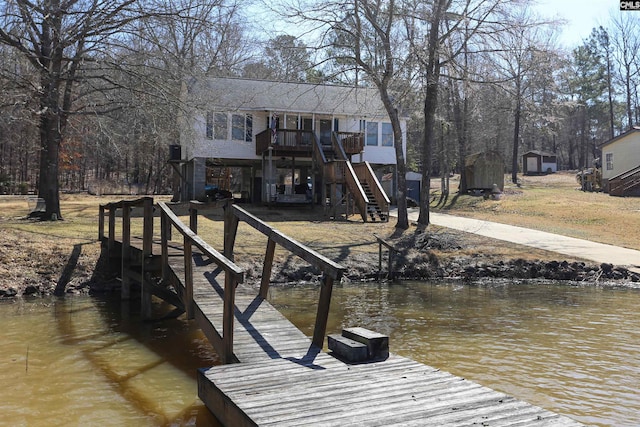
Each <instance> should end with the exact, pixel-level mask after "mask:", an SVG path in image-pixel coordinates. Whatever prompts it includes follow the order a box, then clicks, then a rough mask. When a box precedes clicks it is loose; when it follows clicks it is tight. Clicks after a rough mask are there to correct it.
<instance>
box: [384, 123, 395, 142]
mask: <svg viewBox="0 0 640 427" xmlns="http://www.w3.org/2000/svg"><path fill="white" fill-rule="evenodd" d="M382 146H383V147H393V127H392V126H391V123H383V124H382Z"/></svg>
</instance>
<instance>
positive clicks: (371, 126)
mask: <svg viewBox="0 0 640 427" xmlns="http://www.w3.org/2000/svg"><path fill="white" fill-rule="evenodd" d="M367 145H378V122H367Z"/></svg>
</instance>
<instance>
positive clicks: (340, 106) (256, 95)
mask: <svg viewBox="0 0 640 427" xmlns="http://www.w3.org/2000/svg"><path fill="white" fill-rule="evenodd" d="M188 91H189V98H190V100H191V101H195V102H197V103H198V104H200V105H204V106H206V108H211V109H219V110H221V111H235V110H249V111H251V110H254V111H275V112H292V113H309V114H311V113H315V114H327V115H352V116H362V117H371V118H380V117H386V116H387V113H386V110H385V109H384V105H383V104H382V101H381V99H380V95H379V92H378V91H377V90H376V89H374V88H366V87H353V86H334V85H321V84H310V83H287V82H274V81H267V80H249V79H239V78H228V77H211V78H207V79H206V80H193V81H191V82H189V83H188Z"/></svg>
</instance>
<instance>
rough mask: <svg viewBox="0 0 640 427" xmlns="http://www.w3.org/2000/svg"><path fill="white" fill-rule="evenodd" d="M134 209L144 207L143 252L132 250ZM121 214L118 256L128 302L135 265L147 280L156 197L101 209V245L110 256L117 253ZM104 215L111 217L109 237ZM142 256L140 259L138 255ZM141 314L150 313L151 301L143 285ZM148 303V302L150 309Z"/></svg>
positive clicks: (123, 202) (99, 222)
mask: <svg viewBox="0 0 640 427" xmlns="http://www.w3.org/2000/svg"><path fill="white" fill-rule="evenodd" d="M134 208H142V218H143V225H142V236H141V238H142V253H139V252H136V253H134V251H132V247H131V211H132V209H134ZM119 210H120V211H121V212H122V214H121V216H122V222H121V224H120V226H121V236H122V242H121V247H120V251H119V257H120V260H121V265H120V270H121V276H120V277H121V280H122V287H121V296H122V299H129V298H130V294H131V278H130V276H131V266H132V265H133V264H134V262H135V263H138V262H139V264H140V266H141V267H140V268H141V271H140V276H141V278H144V275H145V267H146V265H145V264H146V261H147V260H148V259H149V258H150V257H151V255H152V245H153V198H152V197H142V198H140V199H135V200H121V201H119V202H112V203H107V204H106V205H100V206H99V217H98V240H100V242H101V244H102V245H103V246H105V244H106V248H107V251H108V253H109V254H110V255H112V254H114V253H115V252H116V251H115V245H116V232H117V230H116V229H117V224H116V217H117V212H118V211H119ZM105 213H106V214H107V217H108V229H107V234H106V235H105ZM137 253H139V258H137V257H136V256H135V255H136V254H137ZM143 282H144V281H143ZM142 295H143V298H142V301H143V302H142V308H143V310H142V315H143V316H145V315H147V314H148V309H149V307H150V302H151V293H150V292H149V290H148V289H146V287H145V285H144V283H143V284H142ZM146 302H148V303H149V306H147V304H146Z"/></svg>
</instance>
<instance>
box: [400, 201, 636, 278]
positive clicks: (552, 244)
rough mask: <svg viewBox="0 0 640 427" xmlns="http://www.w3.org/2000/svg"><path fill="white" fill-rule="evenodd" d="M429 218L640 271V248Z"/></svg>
mask: <svg viewBox="0 0 640 427" xmlns="http://www.w3.org/2000/svg"><path fill="white" fill-rule="evenodd" d="M418 213H419V210H418V209H417V208H411V209H409V221H417V220H418ZM390 215H391V216H397V210H395V208H394V209H392V210H391V212H390ZM429 218H430V220H431V223H432V224H434V225H438V226H441V227H447V228H453V229H455V230H460V231H465V232H467V233H474V234H478V235H481V236H486V237H491V238H493V239H499V240H504V241H507V242H512V243H517V244H520V245H524V246H531V247H533V248H538V249H545V250H548V251H553V252H557V253H560V254H563V255H567V256H571V257H575V258H581V259H585V260H589V261H594V262H597V263H609V264H614V265H618V266H625V267H627V268H629V269H630V270H632V271H634V272H637V273H640V251H637V250H633V249H627V248H621V247H619V246H613V245H607V244H604V243H596V242H591V241H589V240H582V239H576V238H573V237H567V236H561V235H559V234H553V233H547V232H544V231H538V230H532V229H530V228H524V227H516V226H513V225H506V224H499V223H497V222H491V221H483V220H479V219H471V218H464V217H460V216H454V215H447V214H441V213H436V212H430V215H429Z"/></svg>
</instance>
